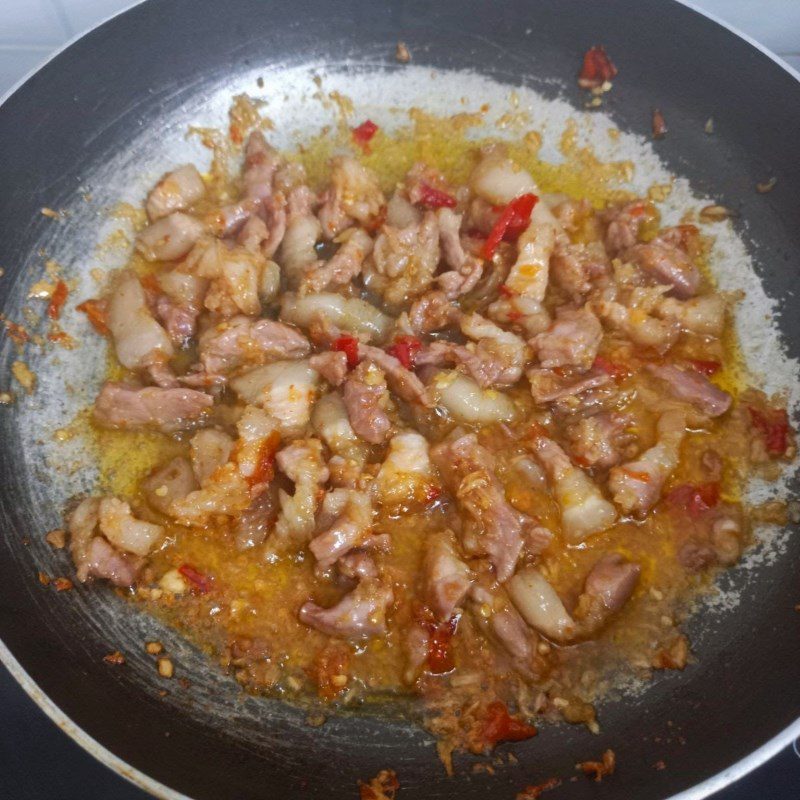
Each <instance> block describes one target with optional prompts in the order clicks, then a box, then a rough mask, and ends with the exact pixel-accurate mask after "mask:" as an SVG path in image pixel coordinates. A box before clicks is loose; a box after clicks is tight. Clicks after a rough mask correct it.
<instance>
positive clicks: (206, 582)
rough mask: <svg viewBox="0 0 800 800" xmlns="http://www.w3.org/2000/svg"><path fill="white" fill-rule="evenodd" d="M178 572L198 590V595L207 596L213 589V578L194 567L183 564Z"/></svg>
mask: <svg viewBox="0 0 800 800" xmlns="http://www.w3.org/2000/svg"><path fill="white" fill-rule="evenodd" d="M178 572H180V574H181V575H183V577H184V578H186V580H187V581H189V583H191V584H192V587H193V588H194V589H196V590H197V592H198V594H206V593H207V592H209V591H210V589H211V578H209V577H208V576H207V575H203V573H202V572H198V571H197V570H196V569H195V568H194V567H192V566H190V565H189V564H181V565H180V566H179V567H178Z"/></svg>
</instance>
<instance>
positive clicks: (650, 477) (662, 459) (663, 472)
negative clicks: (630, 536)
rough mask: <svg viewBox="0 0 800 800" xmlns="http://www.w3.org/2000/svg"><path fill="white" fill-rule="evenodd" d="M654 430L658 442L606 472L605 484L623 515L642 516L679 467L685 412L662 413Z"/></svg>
mask: <svg viewBox="0 0 800 800" xmlns="http://www.w3.org/2000/svg"><path fill="white" fill-rule="evenodd" d="M656 433H657V436H658V441H657V442H656V443H655V444H654V445H653V446H652V447H651V448H649V449H648V450H645V451H644V453H642V454H641V455H640V456H639V457H638V458H637V459H635V460H634V461H629V462H627V463H626V464H622V465H620V466H618V467H613V468H612V470H611V472H610V473H609V477H608V487H609V489H610V490H611V492H612V494H613V496H614V502H615V503H616V504H617V505H618V506H619V507H620V509H622V511H623V512H624V513H626V514H633V515H634V516H639V517H641V516H644V515H645V514H646V513H647V512H648V511H649V510H650V509H651V508H652V507H653V506H654V505H655V504H656V503H657V502H658V500H659V498H660V497H661V490H662V489H663V487H664V483H665V482H666V480H667V478H669V476H670V475H671V474H672V471H673V470H674V469H675V467H677V466H678V461H679V459H680V447H681V443H682V442H683V439H684V436H685V435H686V416H685V414H684V413H683V412H682V411H677V410H671V411H666V412H664V413H663V414H662V415H661V417H660V418H659V420H658V425H657V426H656Z"/></svg>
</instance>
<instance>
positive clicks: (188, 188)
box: [145, 164, 206, 222]
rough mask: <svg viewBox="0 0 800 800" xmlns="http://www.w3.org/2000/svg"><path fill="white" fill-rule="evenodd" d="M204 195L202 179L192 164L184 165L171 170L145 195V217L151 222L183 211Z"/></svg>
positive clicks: (204, 187)
mask: <svg viewBox="0 0 800 800" xmlns="http://www.w3.org/2000/svg"><path fill="white" fill-rule="evenodd" d="M205 193H206V186H205V184H204V183H203V178H202V177H201V175H200V173H199V172H198V171H197V167H195V165H194V164H184V165H183V166H182V167H178V168H177V169H174V170H172V172H168V173H167V174H166V175H164V177H163V178H161V180H160V181H159V182H158V183H157V184H156V185H155V186H154V187H153V188H152V189H151V190H150V194H149V195H147V203H146V204H145V208H146V209H147V216H148V217H149V218H150V221H151V222H155V221H156V220H157V219H161V218H162V217H166V216H169V215H170V214H172V212H173V211H184V210H185V209H187V208H189V206H191V205H193V204H194V203H196V202H197V201H198V200H200V199H201V198H202V197H203V196H204V195H205Z"/></svg>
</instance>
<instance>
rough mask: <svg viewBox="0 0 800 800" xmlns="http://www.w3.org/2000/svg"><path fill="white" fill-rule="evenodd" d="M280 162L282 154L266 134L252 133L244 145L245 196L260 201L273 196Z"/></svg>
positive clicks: (243, 174)
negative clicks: (274, 178)
mask: <svg viewBox="0 0 800 800" xmlns="http://www.w3.org/2000/svg"><path fill="white" fill-rule="evenodd" d="M280 164H281V157H280V154H279V153H278V151H277V150H276V149H275V148H274V147H272V145H270V144H269V143H268V142H267V140H266V139H265V138H264V134H263V133H262V132H261V131H253V132H252V133H250V135H249V136H248V137H247V142H246V143H245V146H244V169H243V170H242V183H243V185H244V196H245V197H248V198H252V199H255V200H259V201H264V200H267V199H268V198H269V197H271V196H272V178H273V176H274V175H275V172H276V170H277V169H278V167H279V166H280Z"/></svg>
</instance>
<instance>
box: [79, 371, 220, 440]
mask: <svg viewBox="0 0 800 800" xmlns="http://www.w3.org/2000/svg"><path fill="white" fill-rule="evenodd" d="M213 404H214V401H213V399H212V398H211V397H210V396H209V395H207V394H205V393H204V392H198V391H195V390H193V389H183V388H180V389H161V388H157V387H154V386H148V387H144V388H143V387H139V386H131V385H129V384H125V383H113V382H109V383H106V384H104V386H103V388H102V389H101V390H100V394H99V395H98V396H97V399H96V400H95V403H94V421H95V422H96V423H97V424H98V425H101V426H103V427H105V428H124V429H126V430H139V429H142V428H158V429H159V430H162V431H164V432H166V433H170V432H174V431H177V430H182V429H186V428H191V427H193V426H194V425H196V424H197V423H198V422H199V421H200V418H201V417H202V415H203V413H204V412H205V411H208V409H210V408H211V406H212V405H213Z"/></svg>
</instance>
